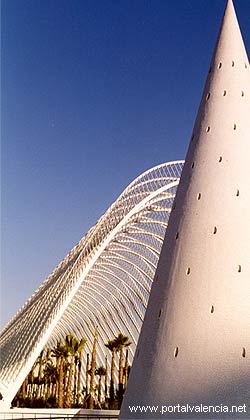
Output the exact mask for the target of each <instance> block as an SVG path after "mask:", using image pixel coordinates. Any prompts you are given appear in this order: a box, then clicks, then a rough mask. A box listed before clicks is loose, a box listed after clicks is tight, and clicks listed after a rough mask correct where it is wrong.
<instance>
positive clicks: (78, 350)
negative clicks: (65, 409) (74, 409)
mask: <svg viewBox="0 0 250 420" xmlns="http://www.w3.org/2000/svg"><path fill="white" fill-rule="evenodd" d="M86 343H87V340H86V339H85V338H81V340H80V341H78V342H77V347H76V360H77V365H78V372H77V378H76V380H75V397H76V403H77V405H79V398H80V392H81V390H80V388H81V368H82V351H83V349H84V347H85V344H86Z"/></svg>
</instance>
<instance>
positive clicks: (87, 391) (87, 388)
mask: <svg viewBox="0 0 250 420" xmlns="http://www.w3.org/2000/svg"><path fill="white" fill-rule="evenodd" d="M85 393H86V397H87V395H88V394H89V353H88V354H87V361H86V390H85Z"/></svg>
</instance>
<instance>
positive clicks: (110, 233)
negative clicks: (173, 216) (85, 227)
mask: <svg viewBox="0 0 250 420" xmlns="http://www.w3.org/2000/svg"><path fill="white" fill-rule="evenodd" d="M183 163H184V162H183V161H175V162H169V163H164V164H161V165H158V166H156V167H154V168H152V169H150V170H148V171H146V172H144V173H143V174H142V175H140V176H139V177H138V178H136V179H135V180H134V181H133V182H132V183H131V184H130V185H129V186H128V187H127V188H126V189H125V190H124V192H123V193H122V194H121V195H120V196H119V197H118V199H117V200H116V201H115V202H114V203H113V204H112V205H111V206H110V208H109V209H108V210H107V211H106V213H105V214H104V215H103V216H102V217H101V218H100V219H99V220H98V221H97V223H96V224H95V225H94V226H93V227H92V228H91V229H90V230H89V232H88V233H87V234H86V235H85V236H84V237H83V238H82V239H81V240H80V242H79V243H78V244H77V245H76V246H75V247H74V248H73V249H72V250H71V251H70V252H69V254H68V255H67V256H66V257H65V258H64V259H63V261H62V262H61V263H60V264H59V265H58V266H57V267H56V268H55V270H54V271H53V272H52V273H51V274H50V275H49V276H48V278H47V279H46V280H45V281H44V282H43V283H42V284H41V286H40V287H39V288H38V289H37V290H36V292H35V293H34V294H33V295H32V296H31V297H30V298H29V299H28V301H27V302H26V303H25V305H24V306H23V307H22V308H21V309H20V310H19V311H18V312H17V314H16V315H15V317H14V318H13V319H12V320H11V321H10V322H9V323H8V324H7V325H6V327H5V328H4V329H3V331H2V332H1V335H0V352H1V361H0V392H1V393H2V396H3V401H4V403H5V404H6V405H10V403H11V401H12V399H13V398H14V396H15V394H16V392H17V391H18V389H19V388H20V386H21V384H22V382H23V381H24V379H25V377H26V376H27V374H28V373H29V371H30V369H31V367H32V365H33V364H34V362H35V360H36V358H37V357H38V355H39V354H40V352H41V351H42V350H43V349H44V348H51V347H53V346H54V344H55V342H56V341H57V340H61V339H62V337H63V336H65V335H66V334H68V333H70V332H71V331H70V329H71V328H72V325H73V326H74V331H78V338H81V337H88V339H89V340H88V341H89V342H88V346H87V347H88V349H90V348H91V345H92V342H93V337H94V331H93V330H94V328H93V330H90V329H89V326H90V325H93V326H94V325H95V323H96V322H97V323H98V327H99V330H100V339H99V343H98V352H97V353H98V354H97V357H98V363H100V362H103V360H104V355H105V354H106V353H107V350H106V347H105V346H104V344H105V343H104V342H103V341H101V338H102V339H105V338H107V339H108V338H109V339H112V338H113V336H114V335H116V334H118V333H119V332H122V333H124V334H126V335H128V336H129V337H130V339H131V340H132V346H131V349H130V360H131V359H132V357H133V355H134V351H135V346H136V343H137V339H138V335H139V332H140V328H141V324H142V320H143V317H144V313H145V309H146V304H147V300H148V296H149V292H150V288H151V284H152V281H153V276H154V272H155V268H156V265H157V261H158V257H159V253H160V250H161V245H162V241H163V238H164V235H165V230H166V226H167V223H168V218H169V215H170V212H171V207H172V204H173V199H174V197H175V191H176V188H177V185H178V183H179V178H180V174H181V171H182V167H183ZM111 333H112V334H113V336H110V334H111ZM83 379H84V378H83Z"/></svg>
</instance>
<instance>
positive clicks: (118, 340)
mask: <svg viewBox="0 0 250 420" xmlns="http://www.w3.org/2000/svg"><path fill="white" fill-rule="evenodd" d="M114 341H115V344H116V348H117V351H119V373H118V376H119V384H118V400H119V402H120V403H121V402H122V397H123V349H124V347H128V346H130V344H131V341H129V339H128V337H127V336H126V335H123V334H122V333H119V334H118V335H117V337H115V339H114Z"/></svg>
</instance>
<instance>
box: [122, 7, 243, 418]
mask: <svg viewBox="0 0 250 420" xmlns="http://www.w3.org/2000/svg"><path fill="white" fill-rule="evenodd" d="M178 404H180V405H179V406H178ZM187 404H189V405H190V406H193V405H195V406H196V407H195V408H194V407H193V411H192V412H191V411H190V410H191V409H192V407H191V408H190V410H189V411H187V412H186V413H185V409H184V408H183V407H182V406H184V405H185V406H186V405H187ZM201 404H203V406H212V407H210V408H208V411H206V408H204V410H205V411H199V410H202V409H201ZM244 404H246V405H245V406H244ZM174 405H175V406H176V408H173V406H174ZM233 405H235V406H241V407H237V408H232V406H233ZM132 406H134V407H135V408H134V409H131V407H132ZM137 406H138V408H137V409H136V407H137ZM139 406H140V407H139ZM143 406H145V408H144V409H143ZM147 406H148V407H150V408H147V409H146V407H147ZM153 406H155V407H157V406H158V409H156V408H155V409H154V408H152V407H153ZM162 406H170V407H168V411H166V410H167V408H166V407H163V408H162ZM171 406H172V407H171ZM197 406H198V407H197ZM186 409H187V407H186ZM135 410H137V411H135ZM141 410H142V411H141ZM174 410H175V412H174ZM181 410H182V411H181ZM231 410H233V411H234V412H231ZM163 411H165V412H163ZM178 411H179V412H178ZM216 411H217V412H216ZM129 418H135V419H137V418H140V419H146V418H150V419H156V418H161V419H163V418H164V419H166V418H167V419H175V418H186V419H193V418H194V419H196V418H199V419H203V418H204V419H205V418H206V419H207V418H209V419H213V418H219V419H230V418H234V419H241V418H244V419H248V420H249V419H250V69H249V62H248V58H247V54H246V51H245V48H244V44H243V41H242V37H241V34H240V29H239V26H238V23H237V18H236V15H235V11H234V7H233V3H232V1H231V0H229V1H228V3H227V7H226V11H225V15H224V18H223V22H222V26H221V30H220V34H219V37H218V41H217V44H216V48H215V52H214V55H213V58H212V62H211V67H210V70H209V74H208V78H207V82H206V85H205V89H204V92H203V96H202V100H201V104H200V108H199V111H198V115H197V118H196V122H195V126H194V130H193V135H192V138H191V142H190V146H189V150H188V153H187V157H186V163H185V167H184V170H183V174H182V177H181V181H180V184H179V188H178V191H177V195H176V200H175V204H174V207H173V210H172V214H171V217H170V221H169V226H168V229H167V235H166V237H165V240H164V243H163V247H162V252H161V256H160V260H159V264H158V268H157V271H156V275H155V280H154V284H153V287H152V291H151V295H150V299H149V303H148V308H147V311H146V315H145V320H144V323H143V327H142V331H141V334H140V338H139V342H138V346H137V351H136V354H135V358H134V363H133V367H132V371H131V375H130V378H129V383H128V388H127V391H126V394H125V398H124V402H123V405H122V409H121V414H120V419H129Z"/></svg>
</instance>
